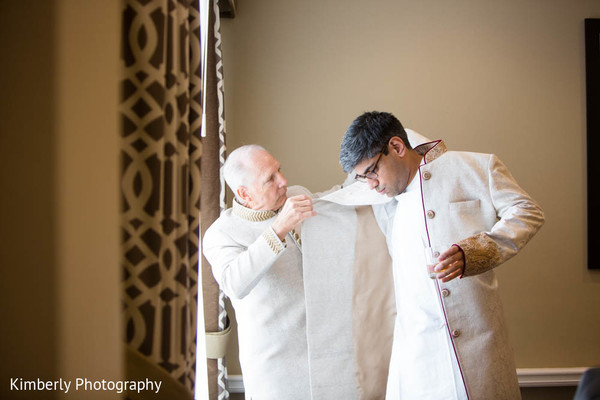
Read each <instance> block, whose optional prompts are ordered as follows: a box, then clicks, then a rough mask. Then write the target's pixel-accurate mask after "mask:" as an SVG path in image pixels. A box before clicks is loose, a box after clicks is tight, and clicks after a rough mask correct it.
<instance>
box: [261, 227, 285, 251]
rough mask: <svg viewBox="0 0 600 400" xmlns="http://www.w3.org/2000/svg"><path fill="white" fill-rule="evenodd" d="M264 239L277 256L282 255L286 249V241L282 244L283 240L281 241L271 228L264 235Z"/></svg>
mask: <svg viewBox="0 0 600 400" xmlns="http://www.w3.org/2000/svg"><path fill="white" fill-rule="evenodd" d="M262 237H263V239H265V241H266V242H267V244H268V245H269V247H270V248H271V250H273V253H275V254H279V253H281V252H282V251H283V250H284V249H285V247H286V244H285V241H283V242H282V241H281V240H279V238H278V237H277V235H276V234H275V232H273V229H271V228H270V227H269V228H267V229H266V230H265V231H264V232H263V233H262Z"/></svg>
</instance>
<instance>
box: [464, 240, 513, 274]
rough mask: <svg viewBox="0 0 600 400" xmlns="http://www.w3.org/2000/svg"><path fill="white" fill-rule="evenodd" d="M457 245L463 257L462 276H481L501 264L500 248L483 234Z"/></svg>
mask: <svg viewBox="0 0 600 400" xmlns="http://www.w3.org/2000/svg"><path fill="white" fill-rule="evenodd" d="M455 245H457V246H458V247H459V248H460V249H461V250H462V251H463V253H464V255H465V270H464V272H463V276H472V275H478V274H482V273H484V272H486V271H489V270H490V269H492V268H494V267H496V266H498V265H499V264H500V263H501V262H502V253H500V247H498V244H496V242H494V241H493V240H492V239H491V238H490V237H489V236H488V235H486V234H485V233H478V234H477V235H474V236H471V237H469V238H466V239H464V240H461V241H460V242H457V243H456V244H455Z"/></svg>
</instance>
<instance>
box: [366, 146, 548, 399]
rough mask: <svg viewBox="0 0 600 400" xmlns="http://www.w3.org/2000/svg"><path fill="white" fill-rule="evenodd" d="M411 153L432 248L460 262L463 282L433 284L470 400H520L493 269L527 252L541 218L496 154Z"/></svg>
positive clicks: (438, 149) (434, 149)
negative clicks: (453, 251)
mask: <svg viewBox="0 0 600 400" xmlns="http://www.w3.org/2000/svg"><path fill="white" fill-rule="evenodd" d="M415 150H416V151H417V152H419V153H420V154H422V155H424V164H423V165H421V167H420V169H419V175H418V176H416V177H415V179H420V180H421V187H422V199H423V217H424V218H425V224H426V228H427V234H428V237H429V241H430V245H431V247H433V249H434V251H437V252H439V253H441V252H443V251H444V250H446V249H448V248H449V247H450V246H452V245H453V244H457V245H458V246H460V248H461V249H462V250H463V252H464V254H465V259H466V266H465V272H464V276H463V277H462V278H461V279H454V280H452V281H450V282H447V283H442V282H440V281H437V282H438V285H437V286H438V288H437V289H438V290H437V292H438V295H439V298H440V301H441V303H442V304H443V311H444V314H445V318H446V321H447V325H448V334H449V335H450V336H451V337H452V342H453V346H454V351H455V352H456V355H457V359H458V362H459V365H460V369H461V375H462V377H463V380H464V382H465V385H466V388H467V392H468V394H469V398H470V399H477V400H478V399H494V400H500V399H507V400H508V399H511V400H512V399H520V392H519V386H518V382H517V376H516V370H515V364H514V359H513V351H512V348H511V347H510V344H509V341H508V335H507V329H506V326H505V321H504V314H503V310H502V304H501V301H500V297H499V295H498V291H497V281H496V277H495V275H494V272H493V268H494V267H497V266H498V265H500V264H502V263H503V262H504V261H506V260H508V259H509V258H511V257H513V256H514V255H515V254H516V253H517V252H518V251H519V250H520V249H521V248H523V246H525V244H526V243H527V242H528V241H529V240H530V239H531V238H532V237H533V235H534V234H535V233H536V232H537V231H538V229H539V228H540V227H541V226H542V224H543V223H544V214H543V212H542V210H541V208H540V206H539V205H538V204H537V203H536V202H535V201H534V200H533V199H532V198H531V197H530V196H529V195H528V194H527V193H526V192H525V191H524V190H523V189H521V188H520V187H519V185H518V184H517V183H516V182H515V180H514V178H513V177H512V175H511V174H510V172H509V171H508V169H507V168H506V166H505V165H504V164H503V163H502V162H501V161H500V160H499V159H498V158H497V157H496V156H495V155H493V154H479V153H468V152H448V151H446V147H445V145H444V143H443V142H442V141H439V140H438V141H435V142H430V143H426V144H424V145H421V146H418V147H417V148H415ZM376 214H377V213H376ZM379 215H380V216H381V213H379Z"/></svg>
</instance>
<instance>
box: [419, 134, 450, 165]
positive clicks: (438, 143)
mask: <svg viewBox="0 0 600 400" xmlns="http://www.w3.org/2000/svg"><path fill="white" fill-rule="evenodd" d="M415 151H416V152H417V153H419V154H420V155H422V156H423V162H424V163H425V164H427V163H429V162H431V161H433V160H435V159H436V158H438V157H439V156H441V155H442V154H444V153H445V152H446V151H448V149H446V145H445V144H444V142H443V141H442V140H434V141H433V142H428V143H423V144H422V145H420V146H417V147H415Z"/></svg>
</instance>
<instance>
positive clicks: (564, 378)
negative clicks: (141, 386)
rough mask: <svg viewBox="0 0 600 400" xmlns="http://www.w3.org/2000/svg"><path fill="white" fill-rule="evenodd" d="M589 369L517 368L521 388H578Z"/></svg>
mask: <svg viewBox="0 0 600 400" xmlns="http://www.w3.org/2000/svg"><path fill="white" fill-rule="evenodd" d="M585 370H587V367H575V368H517V377H518V378H519V386H520V387H551V386H577V384H578V383H579V381H580V380H581V375H583V373H584V372H585ZM229 393H244V382H243V381H242V376H241V375H229Z"/></svg>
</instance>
